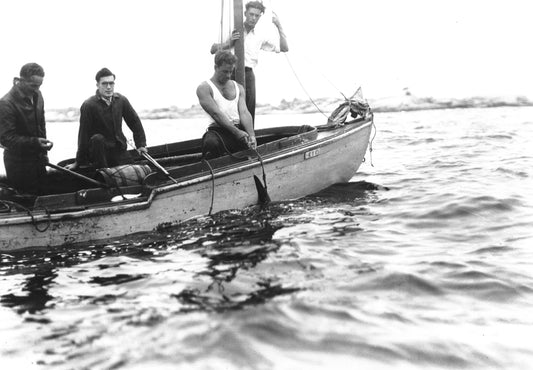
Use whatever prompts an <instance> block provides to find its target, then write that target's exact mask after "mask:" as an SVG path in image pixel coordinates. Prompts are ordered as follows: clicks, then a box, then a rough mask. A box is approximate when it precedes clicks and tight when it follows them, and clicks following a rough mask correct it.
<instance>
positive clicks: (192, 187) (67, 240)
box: [0, 122, 371, 252]
mask: <svg viewBox="0 0 533 370" xmlns="http://www.w3.org/2000/svg"><path fill="white" fill-rule="evenodd" d="M370 132H371V122H367V123H364V124H362V125H360V126H358V127H357V128H355V129H354V128H349V127H347V128H345V129H340V130H338V131H336V134H334V135H332V134H331V133H321V134H319V136H318V138H317V140H314V141H311V142H308V143H305V144H301V145H298V146H296V147H294V148H290V149H287V150H284V151H281V152H279V153H276V154H275V155H273V156H268V157H267V158H263V164H264V170H265V173H266V179H267V186H268V193H269V195H270V198H271V200H272V201H281V200H288V199H295V198H300V197H302V196H305V195H309V194H312V193H315V192H317V191H319V190H322V189H324V188H326V187H328V186H330V185H332V184H335V183H339V182H346V181H348V180H350V178H351V177H352V176H353V175H354V174H355V172H356V171H357V169H358V168H359V166H360V164H361V162H362V161H363V158H364V155H365V153H366V149H367V145H368V142H369V137H370ZM253 175H256V176H257V177H259V178H260V179H262V167H261V165H260V163H259V161H257V160H251V161H248V162H245V163H244V164H241V165H239V166H235V167H231V168H228V169H225V170H222V171H219V172H216V173H215V177H214V181H213V178H212V176H211V175H208V176H202V177H198V178H194V179H192V180H188V181H183V182H180V181H179V179H178V184H173V183H169V184H168V185H166V186H163V187H160V188H157V189H154V191H153V193H152V194H151V195H150V197H149V198H148V199H147V200H146V201H143V202H140V203H138V202H124V204H121V203H120V202H119V203H113V204H112V205H109V206H105V207H104V206H103V207H100V208H91V209H86V210H80V211H73V212H65V213H54V214H52V215H47V214H45V213H44V212H42V213H39V214H35V213H34V216H33V222H32V219H31V218H30V217H29V216H26V215H22V214H21V216H19V217H11V218H5V217H4V218H1V219H0V252H6V251H12V250H20V249H27V248H33V247H41V248H42V247H54V246H61V245H73V244H79V243H88V242H96V241H105V240H106V239H111V238H117V237H120V236H125V235H129V234H132V233H137V232H149V231H152V230H155V229H157V228H160V227H162V226H166V225H174V224H179V223H180V222H183V221H185V220H187V219H190V218H193V217H197V216H202V215H207V214H209V211H210V209H211V208H212V210H211V212H212V213H215V212H219V211H223V210H228V209H240V208H244V207H247V206H251V205H254V204H257V202H258V194H257V190H256V186H255V182H254V179H253ZM213 182H214V186H213ZM213 191H214V196H212V195H213ZM212 199H213V200H214V201H213V202H212ZM47 225H48V228H47V229H46V231H44V232H40V231H38V230H37V228H39V229H44V228H45V227H46V226H47ZM35 226H37V227H35Z"/></svg>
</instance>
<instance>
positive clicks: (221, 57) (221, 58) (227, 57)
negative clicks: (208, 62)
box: [215, 50, 237, 67]
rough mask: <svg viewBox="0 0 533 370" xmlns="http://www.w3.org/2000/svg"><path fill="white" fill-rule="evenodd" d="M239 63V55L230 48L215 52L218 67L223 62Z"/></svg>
mask: <svg viewBox="0 0 533 370" xmlns="http://www.w3.org/2000/svg"><path fill="white" fill-rule="evenodd" d="M235 63H237V57H236V56H235V55H234V54H233V53H232V52H231V51H229V50H220V51H217V53H216V54H215V65H216V66H217V67H220V66H222V65H223V64H235Z"/></svg>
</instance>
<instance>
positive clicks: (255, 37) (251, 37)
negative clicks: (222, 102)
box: [211, 1, 289, 122]
mask: <svg viewBox="0 0 533 370" xmlns="http://www.w3.org/2000/svg"><path fill="white" fill-rule="evenodd" d="M245 7H246V10H245V12H244V17H245V20H244V66H245V67H244V70H245V87H246V106H247V107H248V111H249V112H250V114H251V115H252V121H253V122H255V75H254V68H255V67H256V66H257V63H258V61H259V52H260V51H261V50H264V51H272V52H276V53H279V52H284V53H285V52H287V51H289V44H288V43H287V37H286V36H285V32H284V31H283V27H282V26H281V22H280V21H279V19H278V17H277V15H276V14H274V13H272V23H273V24H274V25H275V26H276V28H277V29H278V33H279V43H272V42H271V41H269V40H268V39H267V38H265V37H264V36H263V35H261V34H259V33H257V32H256V30H255V26H256V24H257V22H258V21H259V19H260V18H261V16H262V15H263V13H264V12H265V6H264V5H263V4H262V3H261V2H259V1H250V2H248V3H247V4H246V6H245ZM240 37H241V36H240V34H239V32H237V31H233V33H232V34H231V37H230V38H229V40H227V41H226V42H223V43H220V44H213V45H212V46H211V54H215V53H216V52H217V51H219V50H225V49H231V48H232V47H233V45H234V44H235V41H236V40H238V39H240Z"/></svg>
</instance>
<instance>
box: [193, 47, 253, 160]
mask: <svg viewBox="0 0 533 370" xmlns="http://www.w3.org/2000/svg"><path fill="white" fill-rule="evenodd" d="M236 63H237V57H236V56H235V55H233V54H232V53H231V52H230V51H228V50H222V51H220V52H218V53H216V55H215V73H214V74H213V76H212V77H211V78H210V79H209V80H207V81H204V82H202V83H201V84H200V85H199V86H198V88H197V89H196V95H197V96H198V100H199V102H200V105H201V106H202V108H203V109H204V111H205V112H206V113H207V114H208V116H209V119H210V121H211V124H210V125H209V127H208V129H207V132H206V133H205V134H204V136H203V138H202V152H203V155H204V156H205V157H206V158H207V159H210V158H216V157H220V156H222V155H224V154H227V153H228V152H229V153H234V152H237V151H239V150H244V149H255V148H256V146H257V143H256V140H255V133H254V129H253V124H252V116H251V115H250V112H249V111H248V108H246V100H245V93H244V88H243V87H242V86H241V85H239V84H238V83H236V82H235V81H233V80H231V74H232V72H233V69H234V68H235V64H236Z"/></svg>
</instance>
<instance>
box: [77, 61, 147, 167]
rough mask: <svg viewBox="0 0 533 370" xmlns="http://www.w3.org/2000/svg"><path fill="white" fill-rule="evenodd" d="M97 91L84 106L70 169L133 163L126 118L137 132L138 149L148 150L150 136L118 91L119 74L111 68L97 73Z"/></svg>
mask: <svg viewBox="0 0 533 370" xmlns="http://www.w3.org/2000/svg"><path fill="white" fill-rule="evenodd" d="M95 79H96V86H97V88H98V89H97V90H96V94H95V95H93V96H91V97H90V98H89V99H87V100H85V102H83V104H82V106H81V108H80V129H79V133H78V151H77V153H76V162H74V163H73V164H71V165H69V166H68V168H69V169H76V168H77V167H85V166H87V167H88V166H90V167H94V168H104V167H114V166H119V165H123V164H128V163H132V158H131V156H130V155H129V153H128V152H127V142H126V137H125V136H124V133H123V132H122V119H124V121H125V122H126V124H127V125H128V127H129V128H130V130H131V131H132V132H133V139H134V141H135V145H136V147H137V149H138V150H139V151H141V152H147V150H146V136H145V134H144V129H143V126H142V123H141V120H140V119H139V116H138V115H137V113H136V112H135V110H134V109H133V107H132V106H131V104H130V102H129V101H128V99H127V98H126V97H125V96H124V95H121V94H118V93H116V92H114V89H115V75H114V74H113V73H112V72H111V71H110V70H109V69H107V68H102V69H101V70H100V71H98V73H96V77H95Z"/></svg>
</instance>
